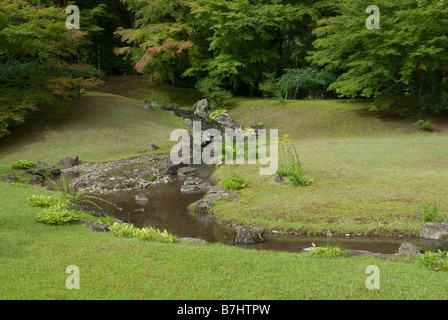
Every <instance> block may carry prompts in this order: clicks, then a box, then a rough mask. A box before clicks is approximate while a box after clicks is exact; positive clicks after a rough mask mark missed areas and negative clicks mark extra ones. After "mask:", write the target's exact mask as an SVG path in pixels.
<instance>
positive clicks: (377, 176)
mask: <svg viewBox="0 0 448 320" xmlns="http://www.w3.org/2000/svg"><path fill="white" fill-rule="evenodd" d="M230 105H231V106H232V109H231V115H232V116H233V117H234V118H235V119H238V120H239V121H241V122H242V123H243V124H244V125H250V124H253V123H258V122H264V123H265V125H266V127H267V129H279V135H280V136H282V135H284V134H289V135H290V136H289V138H292V139H293V143H294V146H295V148H296V149H297V150H298V152H299V155H300V157H301V161H302V163H303V168H304V170H305V174H306V176H308V177H310V178H313V179H315V184H314V185H312V186H310V187H306V188H301V187H291V186H288V185H287V184H286V183H283V184H277V183H275V182H274V181H273V179H272V177H266V176H260V175H259V173H258V168H257V167H254V166H249V165H242V166H237V167H225V168H224V169H220V170H219V171H218V172H216V174H215V177H216V178H217V179H219V178H221V177H223V176H224V175H226V174H229V173H230V172H234V173H239V174H241V175H243V176H245V177H246V178H247V180H248V181H249V184H250V188H247V189H244V190H241V191H239V192H238V193H239V195H240V198H241V201H239V202H238V203H225V202H223V203H220V204H219V205H218V207H217V210H216V214H217V216H218V217H219V218H221V219H223V220H228V221H237V222H239V223H242V224H248V225H260V226H263V227H266V228H268V229H283V230H288V229H290V230H302V231H305V232H310V233H313V234H314V233H316V232H317V233H326V232H327V231H328V230H329V229H331V230H332V231H333V232H336V233H342V234H343V233H347V232H352V233H357V232H361V233H364V234H370V235H374V234H386V235H388V234H395V233H401V234H403V233H410V234H413V235H416V234H418V232H419V229H420V227H421V225H422V223H423V222H422V221H420V220H418V219H417V216H416V212H417V210H418V208H419V204H420V203H422V202H425V201H429V200H433V201H435V202H436V204H437V205H438V207H439V208H440V209H441V212H442V213H443V214H446V213H447V210H446V208H448V199H447V198H446V197H445V194H446V192H445V189H446V181H447V179H448V172H447V171H446V168H447V165H448V146H447V144H446V141H447V138H448V135H447V128H446V125H445V124H444V123H443V122H441V123H437V128H438V131H436V132H434V133H427V132H423V131H421V130H419V129H418V128H417V127H416V126H414V125H413V123H414V121H411V120H407V121H403V120H402V121H398V120H391V119H387V118H381V117H376V116H374V115H372V114H371V113H368V111H367V106H366V104H365V103H360V102H358V103H344V102H341V101H297V102H290V103H289V104H287V105H286V106H279V105H276V103H275V102H274V101H272V100H249V99H234V100H233V101H232V102H231V104H230Z"/></svg>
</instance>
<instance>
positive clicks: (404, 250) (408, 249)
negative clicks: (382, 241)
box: [398, 242, 421, 256]
mask: <svg viewBox="0 0 448 320" xmlns="http://www.w3.org/2000/svg"><path fill="white" fill-rule="evenodd" d="M420 253H421V250H420V248H419V247H417V246H416V245H415V244H412V243H408V242H404V243H402V244H401V246H400V248H399V249H398V255H402V256H418V255H420Z"/></svg>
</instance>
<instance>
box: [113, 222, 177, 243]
mask: <svg viewBox="0 0 448 320" xmlns="http://www.w3.org/2000/svg"><path fill="white" fill-rule="evenodd" d="M110 231H111V232H112V234H113V235H115V236H117V237H124V238H136V239H138V240H140V241H159V242H176V241H177V239H176V237H175V236H173V235H171V234H169V233H168V231H166V230H164V231H163V232H161V231H160V230H159V229H154V228H151V227H146V228H136V227H134V226H133V225H132V224H130V223H121V224H120V223H118V222H115V223H114V224H112V225H111V226H110Z"/></svg>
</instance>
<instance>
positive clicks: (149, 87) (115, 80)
mask: <svg viewBox="0 0 448 320" xmlns="http://www.w3.org/2000/svg"><path fill="white" fill-rule="evenodd" d="M102 91H104V92H108V93H112V94H116V95H120V96H124V97H129V98H132V99H137V100H141V101H143V100H147V101H148V103H150V102H152V101H155V102H157V103H159V104H162V105H164V106H168V105H169V104H171V103H177V104H178V107H179V108H181V107H184V108H185V107H188V108H190V107H192V106H193V105H194V104H195V103H196V102H197V101H198V100H200V99H202V95H201V94H200V93H199V92H198V91H197V90H194V89H188V88H177V87H176V88H173V86H170V85H167V84H158V85H156V84H153V83H151V82H150V81H149V80H145V78H143V77H141V76H125V77H122V76H114V77H109V78H108V79H107V84H106V86H105V87H104V88H103V89H102Z"/></svg>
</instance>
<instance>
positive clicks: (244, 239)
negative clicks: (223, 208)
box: [233, 226, 264, 244]
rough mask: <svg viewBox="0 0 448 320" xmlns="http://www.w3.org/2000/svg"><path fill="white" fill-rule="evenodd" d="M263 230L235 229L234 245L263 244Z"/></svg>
mask: <svg viewBox="0 0 448 320" xmlns="http://www.w3.org/2000/svg"><path fill="white" fill-rule="evenodd" d="M263 235H264V230H263V229H261V228H246V227H241V226H239V227H236V232H235V235H234V237H233V243H234V244H255V243H260V242H264V236H263Z"/></svg>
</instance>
